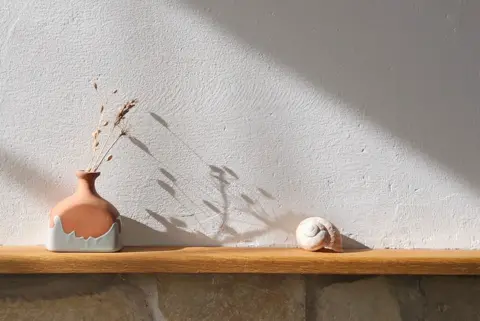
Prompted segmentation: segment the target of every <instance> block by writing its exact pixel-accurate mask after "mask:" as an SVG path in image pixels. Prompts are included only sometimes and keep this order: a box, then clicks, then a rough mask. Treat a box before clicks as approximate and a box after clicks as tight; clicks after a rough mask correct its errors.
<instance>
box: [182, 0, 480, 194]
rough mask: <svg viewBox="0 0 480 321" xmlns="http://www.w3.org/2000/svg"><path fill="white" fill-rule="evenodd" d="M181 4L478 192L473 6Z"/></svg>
mask: <svg viewBox="0 0 480 321" xmlns="http://www.w3.org/2000/svg"><path fill="white" fill-rule="evenodd" d="M184 1H185V2H187V3H188V4H189V5H190V6H191V8H192V10H195V11H197V12H199V13H200V14H204V15H208V18H209V19H213V21H214V23H217V24H220V25H221V26H222V29H226V30H227V31H228V32H229V33H231V35H232V36H233V37H236V38H237V39H238V40H239V41H240V42H246V43H248V44H249V45H250V46H253V47H255V48H256V49H260V50H262V51H263V52H265V53H266V54H268V55H270V56H271V57H273V58H274V59H275V60H276V61H277V62H278V63H280V64H282V65H285V66H287V67H288V68H291V69H293V70H294V71H296V72H297V73H298V74H299V75H300V76H301V77H302V78H304V79H306V80H308V81H309V82H311V83H313V84H314V85H315V86H316V87H317V88H319V89H321V90H322V91H326V92H328V93H329V94H332V95H333V96H336V97H339V98H341V99H342V100H343V101H344V102H346V103H347V104H349V105H351V106H352V107H353V108H358V109H360V110H362V112H364V114H365V117H366V118H367V119H371V120H373V121H374V122H376V123H377V124H379V125H381V126H382V127H383V128H385V129H387V130H389V131H391V132H392V133H393V134H395V135H397V136H399V137H400V138H402V139H404V140H406V141H408V142H410V143H411V144H412V145H413V146H414V147H416V148H418V149H420V150H421V151H422V152H424V153H426V154H428V155H429V156H430V157H432V158H434V159H436V160H438V161H440V162H441V163H443V164H444V165H446V166H447V167H449V168H450V169H452V170H453V171H454V172H456V173H458V174H461V175H462V176H463V177H464V178H465V179H467V180H468V181H470V183H472V184H473V185H474V186H475V187H476V188H478V186H479V184H480V171H479V170H478V164H479V163H480V149H479V148H476V146H478V139H479V137H480V126H479V125H478V123H479V122H480V77H479V68H480V67H479V66H480V33H479V32H478V30H479V29H480V20H479V19H478V12H480V2H478V1H469V2H461V1H458V2H454V1H451V2H448V1H447V2H418V1H416V0H407V1H393V0H390V1H373V0H362V1H318V0H300V1H277V0H260V1H215V0H195V1H193V0H184ZM207 8H208V10H206V9H207Z"/></svg>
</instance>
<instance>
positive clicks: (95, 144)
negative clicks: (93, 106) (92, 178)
mask: <svg viewBox="0 0 480 321" xmlns="http://www.w3.org/2000/svg"><path fill="white" fill-rule="evenodd" d="M94 88H95V91H97V92H98V85H97V83H96V82H95V83H94ZM113 93H114V94H115V93H117V90H114V91H113ZM137 102H138V101H137V99H132V100H129V101H127V102H126V103H124V104H123V105H122V107H121V108H120V110H119V111H118V112H117V114H116V116H115V119H114V120H113V122H109V121H108V120H106V121H104V120H103V118H104V117H103V116H104V110H105V105H106V103H105V104H102V106H101V107H100V119H99V121H98V125H97V128H96V130H95V131H94V132H93V133H92V137H93V141H92V151H93V155H92V159H91V161H90V163H89V165H88V168H87V172H95V171H97V170H98V168H99V167H100V165H102V163H103V162H104V161H105V160H106V161H110V160H112V158H113V156H112V155H111V154H110V151H111V150H112V148H113V147H114V146H115V145H116V144H117V142H118V141H119V140H120V138H121V137H123V136H126V135H127V125H126V121H125V116H126V115H127V114H128V113H129V112H130V110H131V109H132V108H134V107H135V106H136V105H137ZM109 124H111V125H110V126H109ZM101 127H103V128H105V127H110V131H109V133H108V136H107V139H105V141H103V143H102V147H101V148H100V149H99V146H100V139H99V137H100V134H101V133H102V130H101V129H100V128H101ZM118 130H119V132H118ZM116 132H118V133H117V134H115V133H116ZM112 137H115V139H114V140H113V142H110V140H111V139H112ZM98 151H99V153H97V152H98Z"/></svg>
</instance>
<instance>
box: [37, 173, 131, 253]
mask: <svg viewBox="0 0 480 321" xmlns="http://www.w3.org/2000/svg"><path fill="white" fill-rule="evenodd" d="M76 174H77V177H78V183H77V189H76V191H75V193H74V194H73V195H71V196H69V197H67V198H66V199H64V200H62V201H60V202H59V203H58V204H57V205H56V206H55V207H54V208H53V209H52V210H51V211H50V220H49V231H48V240H47V244H46V248H47V249H48V250H50V251H56V252H115V251H118V250H120V249H121V248H122V245H121V239H120V235H121V222H120V214H119V213H118V211H117V209H116V208H115V207H114V206H113V205H112V204H110V203H109V202H108V201H106V200H105V199H103V198H102V197H101V196H100V195H98V193H97V191H96V189H95V180H96V179H97V177H98V176H99V175H100V173H98V172H97V173H90V172H84V171H78V172H77V173H76Z"/></svg>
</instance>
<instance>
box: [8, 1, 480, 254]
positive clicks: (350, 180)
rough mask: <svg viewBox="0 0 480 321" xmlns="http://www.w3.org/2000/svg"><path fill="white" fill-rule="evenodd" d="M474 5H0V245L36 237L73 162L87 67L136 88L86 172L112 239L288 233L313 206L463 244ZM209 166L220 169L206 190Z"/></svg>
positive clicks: (82, 149) (202, 239)
mask: <svg viewBox="0 0 480 321" xmlns="http://www.w3.org/2000/svg"><path fill="white" fill-rule="evenodd" d="M479 12H480V3H479V2H478V1H433V0H432V1H417V0H411V1H396V0H388V1H374V0H361V1H353V0H352V1H318V0H300V1H277V0H261V1H258V0H257V1H253V0H251V1H214V0H195V1H194V0H191V1H189V0H183V1H182V0H176V1H162V0H159V1H153V0H152V1H113V0H112V1H95V0H86V1H51V0H48V1H47V0H41V1H16V0H6V1H3V3H2V4H0V17H1V18H0V184H1V186H2V188H1V191H0V219H1V222H2V223H1V224H0V243H3V244H39V243H43V242H44V238H45V234H46V233H45V232H46V222H47V213H48V209H49V208H50V207H51V206H53V205H54V204H55V202H56V201H58V200H60V199H61V198H63V197H64V196H66V195H68V194H69V193H71V191H72V189H73V188H74V185H75V176H74V171H75V170H77V169H79V168H83V167H85V166H86V163H88V159H89V157H90V152H89V144H90V133H91V132H92V130H93V129H94V127H95V124H96V122H97V115H96V113H97V111H98V105H99V103H100V101H101V98H100V97H99V96H96V95H95V93H94V91H93V90H92V88H91V83H90V80H91V79H92V78H93V77H98V79H99V81H98V83H99V89H101V91H102V92H105V91H107V92H111V91H112V90H113V89H118V90H119V94H118V96H119V97H120V98H133V97H138V98H139V100H140V102H141V104H140V106H141V107H140V108H139V109H138V110H137V111H136V113H135V114H133V115H132V116H133V117H132V118H131V121H130V123H131V133H132V135H133V136H134V137H136V139H137V140H138V141H136V143H137V145H141V147H142V148H139V147H138V146H136V145H134V144H133V143H132V142H130V141H129V140H128V139H126V140H124V141H122V143H121V144H120V145H118V146H117V149H116V150H115V151H114V157H115V159H114V161H113V162H112V163H108V164H107V165H106V166H104V167H103V170H102V175H101V177H100V179H99V181H98V189H99V191H100V193H101V194H102V195H104V196H105V198H107V199H109V200H110V201H111V202H113V203H114V204H115V205H116V206H117V207H118V208H119V210H120V211H121V212H122V214H123V215H125V216H126V217H128V218H130V219H127V220H126V233H127V235H126V241H127V243H128V244H225V245H236V244H237V245H238V244H241V245H245V244H248V245H279V246H281V245H284V244H287V245H292V244H294V238H293V237H292V231H293V230H294V229H295V227H296V224H297V222H298V220H299V219H301V218H303V217H304V216H308V215H321V216H324V217H326V218H328V219H331V220H332V221H333V222H334V223H336V224H337V225H338V226H339V227H340V228H341V229H342V231H343V233H345V234H346V235H347V236H349V237H351V238H352V239H355V240H357V241H358V242H360V243H363V244H365V245H367V246H372V247H433V248H443V247H461V248H480V237H479V236H478V231H479V230H480V216H479V214H480V210H479V206H480V199H479V193H480V191H479V185H480V168H479V164H480V125H479V124H478V123H479V121H480V77H479V76H480V19H478V13H479ZM150 113H155V114H156V115H159V116H161V117H162V118H163V119H164V120H165V121H167V122H168V124H169V129H170V131H169V130H167V129H166V128H165V127H164V126H162V124H160V123H159V122H157V121H156V120H155V119H154V118H153V117H152V116H151V115H150ZM139 142H141V143H139ZM147 152H148V153H147ZM208 165H215V166H218V167H221V166H227V167H228V168H230V169H231V170H233V171H234V172H235V173H236V175H237V176H238V179H235V178H234V177H233V176H232V175H230V174H228V173H226V174H224V175H223V174H222V175H223V176H224V180H226V181H228V182H229V184H228V185H226V184H220V185H222V186H220V187H219V186H218V185H219V182H218V180H217V179H215V178H212V177H211V170H210V168H209V166H208ZM162 169H165V170H168V171H169V172H170V173H171V174H172V175H174V176H175V177H176V180H177V181H176V183H175V185H173V184H171V182H170V181H169V179H168V178H167V177H165V175H164V174H163V173H162ZM157 180H162V181H164V182H168V183H170V185H172V187H173V189H174V191H175V194H174V195H175V198H173V197H172V196H171V195H170V194H169V193H168V192H167V191H166V190H164V189H163V188H162V186H161V185H160V184H158V182H157ZM164 187H165V186H164ZM258 188H262V189H263V190H264V191H266V192H268V193H270V194H271V196H273V197H269V196H268V195H264V194H266V193H263V194H262V193H261V191H260V190H258ZM170 192H171V193H173V192H172V191H170ZM205 201H206V202H209V203H207V204H209V205H210V207H209V206H207V205H206V204H205ZM216 212H218V213H216Z"/></svg>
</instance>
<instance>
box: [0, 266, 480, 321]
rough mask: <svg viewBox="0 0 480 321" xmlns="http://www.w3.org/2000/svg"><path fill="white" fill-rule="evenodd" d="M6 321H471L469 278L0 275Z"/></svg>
mask: <svg viewBox="0 0 480 321" xmlns="http://www.w3.org/2000/svg"><path fill="white" fill-rule="evenodd" d="M0 320H2V321H3V320H8V321H13V320H15V321H23V320H28V321H31V320H35V321H55V320H62V321H70V320H72V321H73V320H75V321H79V320H89V321H90V320H95V321H96V320H99V321H100V320H105V321H117V320H118V321H127V320H128V321H130V320H131V321H134V320H135V321H146V320H148V321H182V320H185V321H186V320H194V321H228V320H232V321H237V320H254V321H280V320H292V321H297V320H298V321H300V320H306V321H314V320H318V321H331V320H335V321H347V320H348V321H363V320H365V321H376V320H378V321H390V320H392V321H427V320H431V321H455V320H461V321H471V320H480V282H479V279H478V278H473V277H406V276H394V277H356V276H355V277H353V276H300V275H289V276H287V275H172V274H157V275H62V276H55V275H42V276H36V275H35V276H20V275H18V276H2V277H1V279H0Z"/></svg>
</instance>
